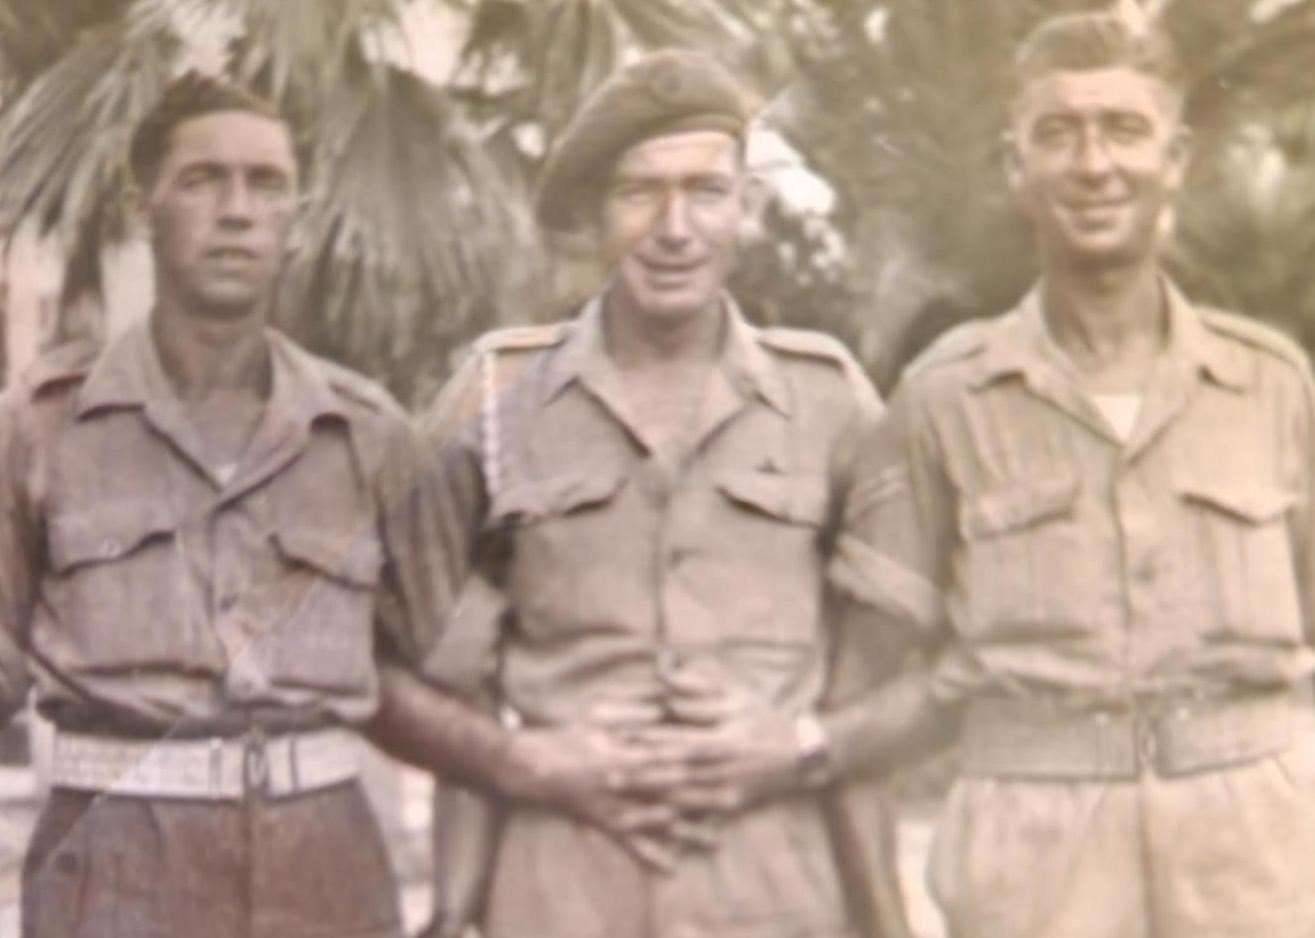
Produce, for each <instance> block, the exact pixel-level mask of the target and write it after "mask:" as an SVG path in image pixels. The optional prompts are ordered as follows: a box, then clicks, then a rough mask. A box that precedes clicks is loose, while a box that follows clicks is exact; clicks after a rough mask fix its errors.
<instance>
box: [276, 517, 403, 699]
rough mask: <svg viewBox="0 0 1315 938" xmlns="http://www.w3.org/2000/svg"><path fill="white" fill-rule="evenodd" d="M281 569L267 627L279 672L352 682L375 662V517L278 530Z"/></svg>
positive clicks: (312, 682)
mask: <svg viewBox="0 0 1315 938" xmlns="http://www.w3.org/2000/svg"><path fill="white" fill-rule="evenodd" d="M271 541H272V542H273V544H274V547H275V552H276V554H277V555H278V558H279V559H278V563H279V564H280V567H281V570H280V571H279V572H277V574H276V576H275V577H274V578H273V579H272V588H273V589H275V591H276V594H277V598H276V600H275V602H274V603H273V604H271V608H270V609H269V619H270V628H269V630H268V632H266V633H265V634H266V636H267V638H266V641H267V642H268V647H267V649H265V650H266V652H267V653H268V655H269V657H270V659H271V661H272V664H273V669H274V672H275V677H276V678H278V679H282V680H285V681H289V682H293V683H298V684H303V685H305V686H312V687H315V686H325V685H328V686H334V687H342V688H353V687H359V686H362V682H364V681H368V680H369V676H370V671H371V670H372V668H373V664H372V661H373V655H374V651H373V641H374V639H373V636H374V610H375V587H377V586H378V585H379V578H380V571H381V570H382V568H383V562H384V553H383V548H382V546H381V545H380V543H379V540H378V538H377V536H376V534H375V532H374V529H373V528H372V527H371V526H369V525H368V524H366V525H362V526H358V527H351V526H348V525H342V526H338V527H333V526H327V525H308V524H296V523H285V524H283V525H280V527H279V528H278V530H276V531H275V532H274V533H273V534H272V535H271Z"/></svg>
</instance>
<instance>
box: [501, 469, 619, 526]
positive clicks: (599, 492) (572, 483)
mask: <svg viewBox="0 0 1315 938" xmlns="http://www.w3.org/2000/svg"><path fill="white" fill-rule="evenodd" d="M625 478H626V477H625V475H624V474H622V473H621V472H618V471H611V472H605V471H598V472H572V473H564V474H562V475H557V476H552V477H550V478H547V479H527V480H524V481H520V482H515V483H512V484H510V485H508V486H507V487H506V488H505V489H504V490H503V491H501V492H499V493H498V494H497V496H496V497H495V499H494V503H493V518H494V519H495V520H500V521H510V520H513V519H521V520H527V521H528V520H533V519H535V518H545V517H550V516H553V515H565V514H569V513H570V512H573V511H579V510H580V509H582V508H588V507H590V506H592V505H601V504H603V503H604V502H607V501H609V500H610V499H611V498H612V496H613V495H615V494H616V493H617V492H618V491H619V490H620V488H621V485H622V483H624V482H625Z"/></svg>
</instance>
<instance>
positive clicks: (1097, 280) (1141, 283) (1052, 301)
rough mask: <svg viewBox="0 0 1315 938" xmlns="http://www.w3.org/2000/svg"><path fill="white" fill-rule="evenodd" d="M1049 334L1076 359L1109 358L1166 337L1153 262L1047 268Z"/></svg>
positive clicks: (1151, 346) (1152, 346) (1153, 347)
mask: <svg viewBox="0 0 1315 938" xmlns="http://www.w3.org/2000/svg"><path fill="white" fill-rule="evenodd" d="M1042 290H1043V292H1042V296H1043V299H1044V309H1045V314H1046V321H1047V323H1048V325H1049V327H1050V332H1051V335H1052V336H1053V337H1054V339H1055V341H1056V342H1057V343H1058V344H1059V346H1060V348H1062V349H1063V350H1064V351H1065V352H1066V353H1068V354H1069V355H1070V356H1071V357H1073V358H1074V359H1075V360H1077V361H1087V362H1092V363H1099V364H1111V363H1115V362H1117V361H1119V360H1120V359H1122V358H1124V357H1126V356H1128V355H1135V354H1143V353H1146V352H1148V351H1150V352H1158V351H1159V349H1160V347H1161V346H1162V345H1163V342H1164V332H1165V314H1164V308H1163V307H1164V300H1163V296H1162V291H1161V288H1160V280H1159V271H1158V268H1157V266H1156V265H1155V264H1154V263H1150V262H1148V263H1144V264H1139V265H1137V266H1132V267H1120V268H1112V269H1106V270H1098V271H1088V270H1083V271H1071V270H1063V269H1060V270H1049V271H1047V273H1046V275H1045V277H1044V281H1043V288H1042Z"/></svg>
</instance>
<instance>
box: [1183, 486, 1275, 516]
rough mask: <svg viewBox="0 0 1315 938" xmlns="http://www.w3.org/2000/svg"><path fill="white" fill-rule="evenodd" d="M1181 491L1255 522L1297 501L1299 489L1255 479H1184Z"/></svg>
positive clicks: (1196, 499) (1217, 509)
mask: <svg viewBox="0 0 1315 938" xmlns="http://www.w3.org/2000/svg"><path fill="white" fill-rule="evenodd" d="M1178 492H1179V494H1180V495H1182V497H1183V498H1185V499H1187V500H1188V501H1191V502H1197V503H1199V504H1202V505H1207V506H1209V507H1211V508H1213V509H1215V510H1216V511H1222V512H1223V513H1225V514H1227V515H1231V516H1232V517H1234V518H1236V519H1238V520H1239V521H1246V522H1249V523H1251V524H1263V523H1265V522H1266V521H1273V520H1274V519H1275V518H1277V517H1279V516H1280V515H1282V514H1284V513H1285V512H1286V511H1287V510H1288V509H1289V508H1291V507H1292V506H1293V505H1295V504H1296V503H1297V495H1296V493H1295V492H1292V491H1289V490H1288V489H1284V488H1282V487H1280V486H1277V485H1273V484H1271V483H1265V482H1260V481H1253V480H1251V479H1247V480H1244V481H1238V480H1236V479H1229V478H1219V479H1208V478H1198V479H1191V478H1188V479H1182V480H1180V482H1179V483H1178Z"/></svg>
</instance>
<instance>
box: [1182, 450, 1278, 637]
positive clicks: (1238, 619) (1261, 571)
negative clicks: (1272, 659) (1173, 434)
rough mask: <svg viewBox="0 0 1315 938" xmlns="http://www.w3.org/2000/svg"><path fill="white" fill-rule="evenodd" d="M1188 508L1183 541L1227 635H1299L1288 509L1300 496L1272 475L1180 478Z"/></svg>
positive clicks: (1211, 614) (1212, 613)
mask: <svg viewBox="0 0 1315 938" xmlns="http://www.w3.org/2000/svg"><path fill="white" fill-rule="evenodd" d="M1177 490H1178V494H1179V496H1180V497H1181V498H1182V500H1183V504H1184V506H1185V507H1186V509H1187V510H1188V512H1189V526H1188V527H1189V530H1190V531H1191V537H1190V539H1189V540H1188V542H1187V543H1186V544H1185V545H1184V549H1185V550H1186V551H1189V552H1191V554H1192V555H1193V556H1194V557H1195V559H1196V561H1197V563H1195V564H1194V565H1193V566H1194V568H1195V569H1197V570H1200V571H1201V577H1200V578H1201V580H1202V581H1203V582H1200V583H1198V584H1197V585H1196V589H1197V590H1198V591H1199V592H1200V593H1201V594H1202V595H1203V597H1204V598H1206V599H1208V608H1206V609H1205V610H1203V611H1202V615H1203V616H1205V617H1206V618H1207V619H1208V620H1209V621H1211V622H1212V623H1213V626H1214V633H1215V634H1216V635H1217V636H1218V637H1223V638H1234V639H1236V638H1241V639H1259V640H1262V641H1275V640H1279V641H1295V640H1297V639H1299V638H1300V636H1301V631H1302V628H1301V612H1300V600H1299V597H1298V593H1297V581H1296V574H1295V568H1294V566H1293V562H1294V557H1293V552H1292V541H1291V536H1290V532H1289V530H1288V524H1287V519H1288V512H1289V510H1290V509H1292V508H1293V507H1294V506H1295V505H1296V503H1297V495H1296V493H1295V492H1292V491H1290V490H1288V489H1285V488H1283V487H1282V486H1279V485H1277V484H1274V483H1272V482H1268V481H1265V480H1263V479H1257V478H1253V477H1243V478H1238V477H1237V475H1236V474H1234V473H1226V474H1223V475H1219V476H1214V477H1211V476H1208V475H1206V474H1205V473H1191V474H1188V475H1186V476H1185V477H1183V478H1180V479H1179V481H1178V485H1177Z"/></svg>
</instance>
